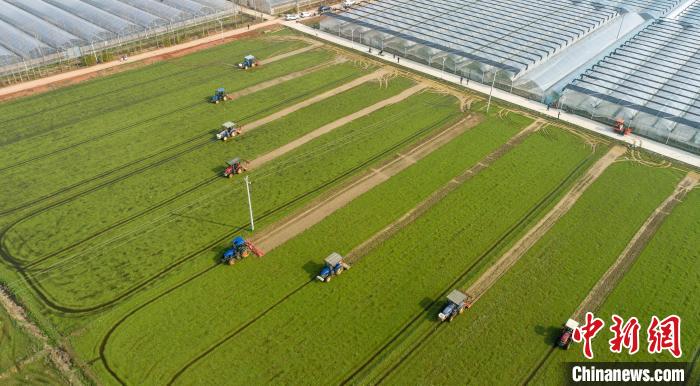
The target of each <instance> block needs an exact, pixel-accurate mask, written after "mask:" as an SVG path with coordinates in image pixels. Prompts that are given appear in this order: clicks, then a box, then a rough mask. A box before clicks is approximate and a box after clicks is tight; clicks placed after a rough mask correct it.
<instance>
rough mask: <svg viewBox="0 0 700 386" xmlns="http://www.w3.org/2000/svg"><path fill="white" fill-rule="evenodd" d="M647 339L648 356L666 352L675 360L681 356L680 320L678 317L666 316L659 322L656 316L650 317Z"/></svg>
mask: <svg viewBox="0 0 700 386" xmlns="http://www.w3.org/2000/svg"><path fill="white" fill-rule="evenodd" d="M647 337H648V340H649V353H650V354H654V353H660V352H662V351H664V350H668V351H669V352H670V353H671V354H672V355H673V356H674V357H676V358H680V357H681V355H683V351H682V350H681V318H680V317H679V316H678V315H671V316H668V317H666V318H665V319H664V320H661V321H660V320H659V318H657V317H656V315H654V316H652V317H651V323H650V324H649V329H647Z"/></svg>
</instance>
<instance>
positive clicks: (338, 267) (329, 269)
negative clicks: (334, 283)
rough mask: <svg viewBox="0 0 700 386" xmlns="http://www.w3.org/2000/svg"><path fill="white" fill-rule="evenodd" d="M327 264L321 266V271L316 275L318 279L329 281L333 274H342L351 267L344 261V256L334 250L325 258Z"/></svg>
mask: <svg viewBox="0 0 700 386" xmlns="http://www.w3.org/2000/svg"><path fill="white" fill-rule="evenodd" d="M324 262H325V265H324V266H323V268H321V272H320V273H319V274H318V276H316V279H318V280H320V281H322V282H324V283H328V282H329V281H331V278H333V276H337V275H340V274H341V273H343V271H346V270H348V269H350V265H349V264H348V263H346V262H345V261H344V258H343V256H340V254H339V253H337V252H333V253H331V254H330V255H328V257H326V259H325V260H324Z"/></svg>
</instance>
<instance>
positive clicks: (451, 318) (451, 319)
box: [447, 314, 455, 322]
mask: <svg viewBox="0 0 700 386" xmlns="http://www.w3.org/2000/svg"><path fill="white" fill-rule="evenodd" d="M454 318H455V315H454V314H452V315H450V318H449V319H448V320H447V321H448V322H451V321H453V320H454Z"/></svg>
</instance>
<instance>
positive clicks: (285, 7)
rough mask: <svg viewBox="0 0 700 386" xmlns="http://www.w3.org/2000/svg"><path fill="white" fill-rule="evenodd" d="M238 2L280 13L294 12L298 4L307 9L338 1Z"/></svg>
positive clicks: (237, 0)
mask: <svg viewBox="0 0 700 386" xmlns="http://www.w3.org/2000/svg"><path fill="white" fill-rule="evenodd" d="M236 2H237V3H238V4H241V5H243V6H246V7H248V8H251V9H254V10H256V11H260V12H264V13H267V14H270V15H279V14H281V13H285V12H293V11H295V10H296V8H297V6H298V7H299V8H300V9H305V8H308V7H310V6H316V5H319V4H326V3H328V4H331V3H334V2H336V1H326V0H236Z"/></svg>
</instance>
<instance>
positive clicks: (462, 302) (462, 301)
mask: <svg viewBox="0 0 700 386" xmlns="http://www.w3.org/2000/svg"><path fill="white" fill-rule="evenodd" d="M468 299H469V297H468V296H467V295H466V294H465V293H463V292H462V291H459V290H452V292H450V294H449V295H447V304H446V305H445V307H444V308H443V309H442V311H441V312H440V313H439V314H438V319H440V321H441V322H444V321H448V322H451V321H452V319H454V318H455V317H456V316H457V315H460V314H461V313H463V312H464V310H466V309H467V308H469V307H471V306H472V304H471V303H470V302H469V301H468Z"/></svg>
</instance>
